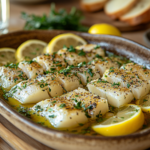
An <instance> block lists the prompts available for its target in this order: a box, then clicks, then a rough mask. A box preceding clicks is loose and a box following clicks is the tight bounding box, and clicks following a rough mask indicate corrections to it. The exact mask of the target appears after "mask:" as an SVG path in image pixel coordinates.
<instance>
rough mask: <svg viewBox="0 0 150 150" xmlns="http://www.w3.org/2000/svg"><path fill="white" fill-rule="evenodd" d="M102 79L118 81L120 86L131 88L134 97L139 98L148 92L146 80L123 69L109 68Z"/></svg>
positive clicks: (148, 86) (112, 81) (111, 81)
mask: <svg viewBox="0 0 150 150" xmlns="http://www.w3.org/2000/svg"><path fill="white" fill-rule="evenodd" d="M102 79H104V80H106V81H108V82H110V83H114V82H115V83H118V82H119V83H120V85H121V86H122V87H127V88H130V89H131V90H132V93H133V95H134V97H135V98H136V99H140V98H141V97H143V96H145V95H146V94H148V93H149V90H150V84H149V83H148V81H146V80H142V79H140V77H139V76H138V74H136V73H134V72H129V71H125V70H123V69H114V68H111V69H109V70H106V71H105V73H104V75H103V77H102Z"/></svg>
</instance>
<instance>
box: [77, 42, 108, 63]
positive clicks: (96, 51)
mask: <svg viewBox="0 0 150 150" xmlns="http://www.w3.org/2000/svg"><path fill="white" fill-rule="evenodd" d="M76 49H78V50H80V51H81V52H82V51H83V52H84V53H85V57H86V58H87V60H88V61H92V60H93V59H94V58H96V57H99V56H101V57H104V56H105V51H104V50H103V49H102V48H101V47H100V46H99V45H95V44H86V45H81V46H77V47H76Z"/></svg>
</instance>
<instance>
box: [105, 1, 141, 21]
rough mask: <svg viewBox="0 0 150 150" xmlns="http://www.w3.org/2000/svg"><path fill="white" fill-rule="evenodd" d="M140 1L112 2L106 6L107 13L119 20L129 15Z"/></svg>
mask: <svg viewBox="0 0 150 150" xmlns="http://www.w3.org/2000/svg"><path fill="white" fill-rule="evenodd" d="M138 1H139V0H110V1H108V2H107V3H106V5H105V8H104V10H105V13H106V14H107V15H108V16H110V17H111V18H113V19H117V18H119V17H120V16H122V15H123V14H125V13H127V12H128V11H129V10H130V9H131V8H132V7H134V5H135V4H136V3H137V2H138Z"/></svg>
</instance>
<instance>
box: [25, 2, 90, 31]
mask: <svg viewBox="0 0 150 150" xmlns="http://www.w3.org/2000/svg"><path fill="white" fill-rule="evenodd" d="M22 18H23V19H24V20H25V21H26V23H25V26H24V29H25V30H35V29H43V30H44V29H45V30H46V29H48V30H52V29H59V30H75V31H82V32H87V31H88V28H87V27H85V26H83V25H82V24H81V20H82V19H83V16H82V14H81V12H80V11H79V10H76V8H75V7H73V8H72V9H71V11H70V12H69V13H68V12H67V11H66V10H65V9H60V10H59V11H56V10H55V4H52V5H51V9H50V13H49V15H46V14H44V15H43V16H37V15H28V14H27V13H25V12H22Z"/></svg>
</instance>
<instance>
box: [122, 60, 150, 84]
mask: <svg viewBox="0 0 150 150" xmlns="http://www.w3.org/2000/svg"><path fill="white" fill-rule="evenodd" d="M121 69H125V70H128V71H131V72H135V73H137V74H138V75H139V76H140V78H141V79H143V80H148V81H149V83H150V70H149V69H147V68H146V67H145V66H141V65H138V64H135V63H128V64H125V65H123V66H122V67H121Z"/></svg>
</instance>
